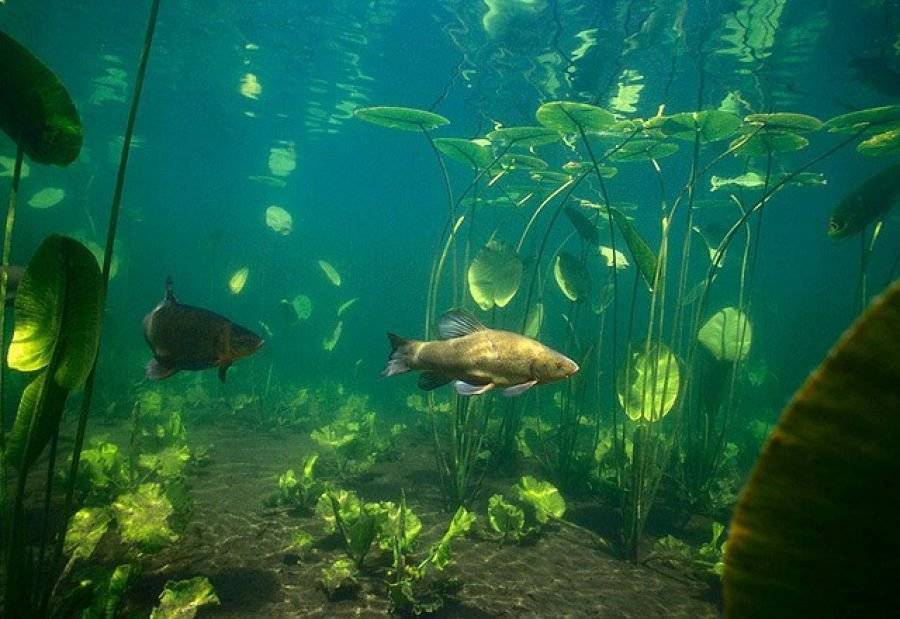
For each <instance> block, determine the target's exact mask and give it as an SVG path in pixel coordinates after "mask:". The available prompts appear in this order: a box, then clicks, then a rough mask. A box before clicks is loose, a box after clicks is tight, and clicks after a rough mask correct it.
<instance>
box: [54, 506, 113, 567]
mask: <svg viewBox="0 0 900 619" xmlns="http://www.w3.org/2000/svg"><path fill="white" fill-rule="evenodd" d="M111 522H112V514H110V512H109V509H107V508H106V507H82V508H81V509H79V510H78V511H77V512H75V513H74V514H73V515H72V520H71V521H69V528H68V529H67V530H66V538H65V542H64V550H65V552H66V554H67V555H69V557H70V558H71V559H77V560H82V561H83V560H87V559H90V558H91V555H93V554H94V550H95V549H96V548H97V544H98V543H100V538H102V537H103V535H104V534H105V533H106V531H107V530H108V529H109V525H110V523H111Z"/></svg>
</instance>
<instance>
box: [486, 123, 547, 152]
mask: <svg viewBox="0 0 900 619" xmlns="http://www.w3.org/2000/svg"><path fill="white" fill-rule="evenodd" d="M487 138H488V139H489V140H490V141H491V142H494V143H495V144H505V145H507V146H521V147H523V148H532V147H534V146H543V145H545V144H553V143H554V142H559V133H557V132H556V131H554V130H553V129H548V128H547V127H501V128H500V129H494V130H493V131H491V132H490V133H488V134H487Z"/></svg>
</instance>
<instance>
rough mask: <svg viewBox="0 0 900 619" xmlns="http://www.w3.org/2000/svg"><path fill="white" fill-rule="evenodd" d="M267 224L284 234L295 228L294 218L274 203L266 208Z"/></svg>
mask: <svg viewBox="0 0 900 619" xmlns="http://www.w3.org/2000/svg"><path fill="white" fill-rule="evenodd" d="M266 225H267V226H269V227H270V228H271V229H272V230H274V231H275V232H277V233H278V234H280V235H282V236H287V235H289V234H290V233H291V231H292V230H293V229H294V218H293V217H291V214H290V213H288V212H287V211H286V210H284V209H283V208H281V207H280V206H278V205H276V204H273V205H272V206H270V207H269V208H267V209H266Z"/></svg>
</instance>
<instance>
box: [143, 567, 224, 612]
mask: <svg viewBox="0 0 900 619" xmlns="http://www.w3.org/2000/svg"><path fill="white" fill-rule="evenodd" d="M218 605H219V596H217V595H216V590H215V589H214V588H213V586H212V583H211V582H209V579H207V578H205V577H203V576H196V577H194V578H190V579H188V580H170V581H169V582H167V583H166V586H165V588H164V589H163V592H162V593H161V594H160V596H159V606H157V607H156V608H154V609H153V611H152V612H151V613H150V619H193V617H196V616H197V611H198V610H199V609H200V607H202V606H218Z"/></svg>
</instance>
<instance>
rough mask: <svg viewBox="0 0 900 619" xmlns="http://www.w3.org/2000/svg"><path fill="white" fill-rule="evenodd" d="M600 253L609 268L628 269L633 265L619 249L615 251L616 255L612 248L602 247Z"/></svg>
mask: <svg viewBox="0 0 900 619" xmlns="http://www.w3.org/2000/svg"><path fill="white" fill-rule="evenodd" d="M599 253H600V257H601V258H603V260H604V261H605V262H606V266H608V267H611V266H613V265H615V266H616V269H627V268H628V267H630V266H631V263H630V262H628V257H627V256H626V255H625V254H623V253H622V252H620V251H619V250H618V249H617V250H615V253H613V248H612V247H606V246H605V245H601V246H600V249H599Z"/></svg>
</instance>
